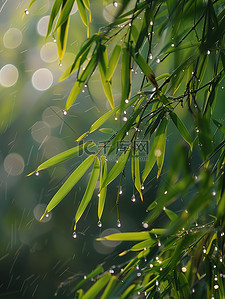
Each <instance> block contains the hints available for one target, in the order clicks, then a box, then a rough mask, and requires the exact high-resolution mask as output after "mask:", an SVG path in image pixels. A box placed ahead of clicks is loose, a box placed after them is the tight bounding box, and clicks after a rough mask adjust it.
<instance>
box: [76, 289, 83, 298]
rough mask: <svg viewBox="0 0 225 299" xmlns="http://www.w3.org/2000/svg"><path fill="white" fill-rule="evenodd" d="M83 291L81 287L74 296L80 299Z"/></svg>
mask: <svg viewBox="0 0 225 299" xmlns="http://www.w3.org/2000/svg"><path fill="white" fill-rule="evenodd" d="M83 294H84V291H83V290H82V289H80V290H78V291H77V292H76V298H77V299H81V298H82V297H83Z"/></svg>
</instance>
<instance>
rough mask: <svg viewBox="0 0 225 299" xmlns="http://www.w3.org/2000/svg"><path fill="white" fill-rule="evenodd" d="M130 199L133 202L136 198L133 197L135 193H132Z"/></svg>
mask: <svg viewBox="0 0 225 299" xmlns="http://www.w3.org/2000/svg"><path fill="white" fill-rule="evenodd" d="M131 201H132V202H135V201H136V198H135V195H134V194H133V195H132V197H131Z"/></svg>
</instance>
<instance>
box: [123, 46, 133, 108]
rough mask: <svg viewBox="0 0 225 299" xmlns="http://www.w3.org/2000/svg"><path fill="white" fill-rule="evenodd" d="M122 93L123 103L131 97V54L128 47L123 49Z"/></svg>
mask: <svg viewBox="0 0 225 299" xmlns="http://www.w3.org/2000/svg"><path fill="white" fill-rule="evenodd" d="M121 72H122V73H121V80H122V94H121V104H124V103H125V100H128V99H129V96H130V85H131V56H130V53H129V51H128V49H127V48H123V49H122V71H121Z"/></svg>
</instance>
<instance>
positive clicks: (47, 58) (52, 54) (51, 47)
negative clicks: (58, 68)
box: [40, 42, 58, 63]
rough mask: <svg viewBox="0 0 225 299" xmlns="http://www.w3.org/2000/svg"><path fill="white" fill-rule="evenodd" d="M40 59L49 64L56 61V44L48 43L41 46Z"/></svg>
mask: <svg viewBox="0 0 225 299" xmlns="http://www.w3.org/2000/svg"><path fill="white" fill-rule="evenodd" d="M40 56H41V59H42V60H43V61H44V62H47V63H51V62H54V61H56V60H57V59H58V52H57V45H56V43H53V42H49V43H46V44H45V45H43V46H42V48H41V51H40Z"/></svg>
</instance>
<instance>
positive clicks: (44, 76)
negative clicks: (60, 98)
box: [32, 68, 53, 91]
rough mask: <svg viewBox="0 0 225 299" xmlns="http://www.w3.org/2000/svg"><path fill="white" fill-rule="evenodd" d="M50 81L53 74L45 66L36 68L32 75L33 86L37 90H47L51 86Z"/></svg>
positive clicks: (51, 81)
mask: <svg viewBox="0 0 225 299" xmlns="http://www.w3.org/2000/svg"><path fill="white" fill-rule="evenodd" d="M52 83H53V75H52V72H51V71H50V70H49V69H47V68H41V69H38V70H37V71H36V72H34V74H33V76H32V84H33V87H34V88H35V89H37V90H40V91H43V90H47V89H49V88H50V87H51V85H52Z"/></svg>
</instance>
